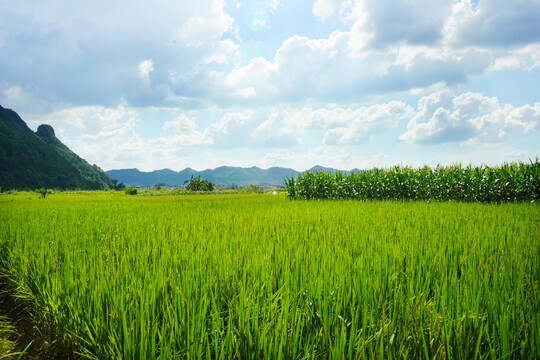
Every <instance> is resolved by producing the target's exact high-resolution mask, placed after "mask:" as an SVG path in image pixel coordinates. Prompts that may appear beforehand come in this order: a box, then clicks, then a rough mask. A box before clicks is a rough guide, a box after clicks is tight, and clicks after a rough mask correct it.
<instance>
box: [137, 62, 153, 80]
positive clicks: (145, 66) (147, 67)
mask: <svg viewBox="0 0 540 360" xmlns="http://www.w3.org/2000/svg"><path fill="white" fill-rule="evenodd" d="M152 71H154V62H153V61H152V59H149V60H144V61H141V63H140V64H139V76H140V77H141V79H143V80H148V77H149V75H150V73H151V72H152Z"/></svg>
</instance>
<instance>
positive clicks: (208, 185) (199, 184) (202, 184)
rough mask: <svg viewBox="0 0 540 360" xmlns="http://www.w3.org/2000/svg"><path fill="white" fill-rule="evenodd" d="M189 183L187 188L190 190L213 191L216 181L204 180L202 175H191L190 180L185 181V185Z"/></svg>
mask: <svg viewBox="0 0 540 360" xmlns="http://www.w3.org/2000/svg"><path fill="white" fill-rule="evenodd" d="M185 184H187V186H186V189H188V190H190V191H213V190H214V183H213V182H211V181H207V180H204V179H203V178H202V176H201V175H199V176H198V177H194V176H193V175H191V178H189V180H186V181H184V185H185Z"/></svg>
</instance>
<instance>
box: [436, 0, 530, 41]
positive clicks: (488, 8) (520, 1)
mask: <svg viewBox="0 0 540 360" xmlns="http://www.w3.org/2000/svg"><path fill="white" fill-rule="evenodd" d="M444 35H445V38H446V40H447V41H449V42H452V43H454V44H456V45H476V46H516V45H527V44H531V43H534V42H538V41H539V40H540V3H539V2H538V1H536V0H517V1H504V0H482V1H479V2H478V3H476V4H475V3H473V2H472V1H471V0H461V1H458V2H456V3H454V4H453V8H452V12H451V15H450V16H449V17H448V18H447V20H446V22H445V26H444Z"/></svg>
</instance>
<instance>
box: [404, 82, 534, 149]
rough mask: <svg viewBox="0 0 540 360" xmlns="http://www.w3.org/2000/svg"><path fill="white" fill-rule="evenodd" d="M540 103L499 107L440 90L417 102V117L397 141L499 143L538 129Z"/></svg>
mask: <svg viewBox="0 0 540 360" xmlns="http://www.w3.org/2000/svg"><path fill="white" fill-rule="evenodd" d="M539 121H540V103H535V104H534V105H524V106H521V107H517V108H516V107H514V106H512V105H510V104H506V105H504V106H502V105H501V104H500V103H499V101H498V99H497V98H496V97H487V96H484V95H483V94H481V93H472V92H466V93H464V94H461V95H458V96H455V95H454V94H453V93H452V92H451V91H448V90H444V91H439V92H436V93H433V94H430V95H428V96H425V97H423V98H421V99H420V101H419V102H418V108H417V110H416V114H415V115H414V116H413V117H412V119H411V121H410V122H409V123H408V125H407V131H406V132H405V133H404V134H402V135H401V136H400V137H399V138H400V139H401V140H403V141H406V142H411V143H431V144H434V143H450V142H471V141H472V142H479V141H481V142H494V143H496V142H501V141H502V140H504V139H505V138H507V137H508V136H510V135H515V134H520V135H524V134H529V133H532V132H534V131H536V130H537V128H538V123H539Z"/></svg>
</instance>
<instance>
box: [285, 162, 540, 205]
mask: <svg viewBox="0 0 540 360" xmlns="http://www.w3.org/2000/svg"><path fill="white" fill-rule="evenodd" d="M285 187H286V189H287V192H288V195H289V198H290V199H305V200H310V199H358V200H437V201H450V200H453V201H464V202H484V203H489V202H497V203H500V202H513V201H533V202H540V162H539V160H538V158H537V159H536V160H535V161H534V162H533V161H531V162H530V163H529V164H525V163H522V162H518V163H510V164H503V165H502V166H498V167H488V166H485V165H483V166H477V167H473V166H471V165H469V166H467V167H462V166H461V165H460V164H457V165H453V166H447V167H443V166H437V167H436V168H429V167H427V166H424V167H422V168H419V169H412V168H410V167H402V166H395V167H393V168H390V169H377V168H374V169H372V170H365V171H356V172H352V173H342V172H339V171H336V172H331V173H327V172H326V171H314V172H311V171H308V172H304V173H301V174H299V175H298V176H297V178H296V179H295V177H294V176H291V178H290V179H286V180H285Z"/></svg>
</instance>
